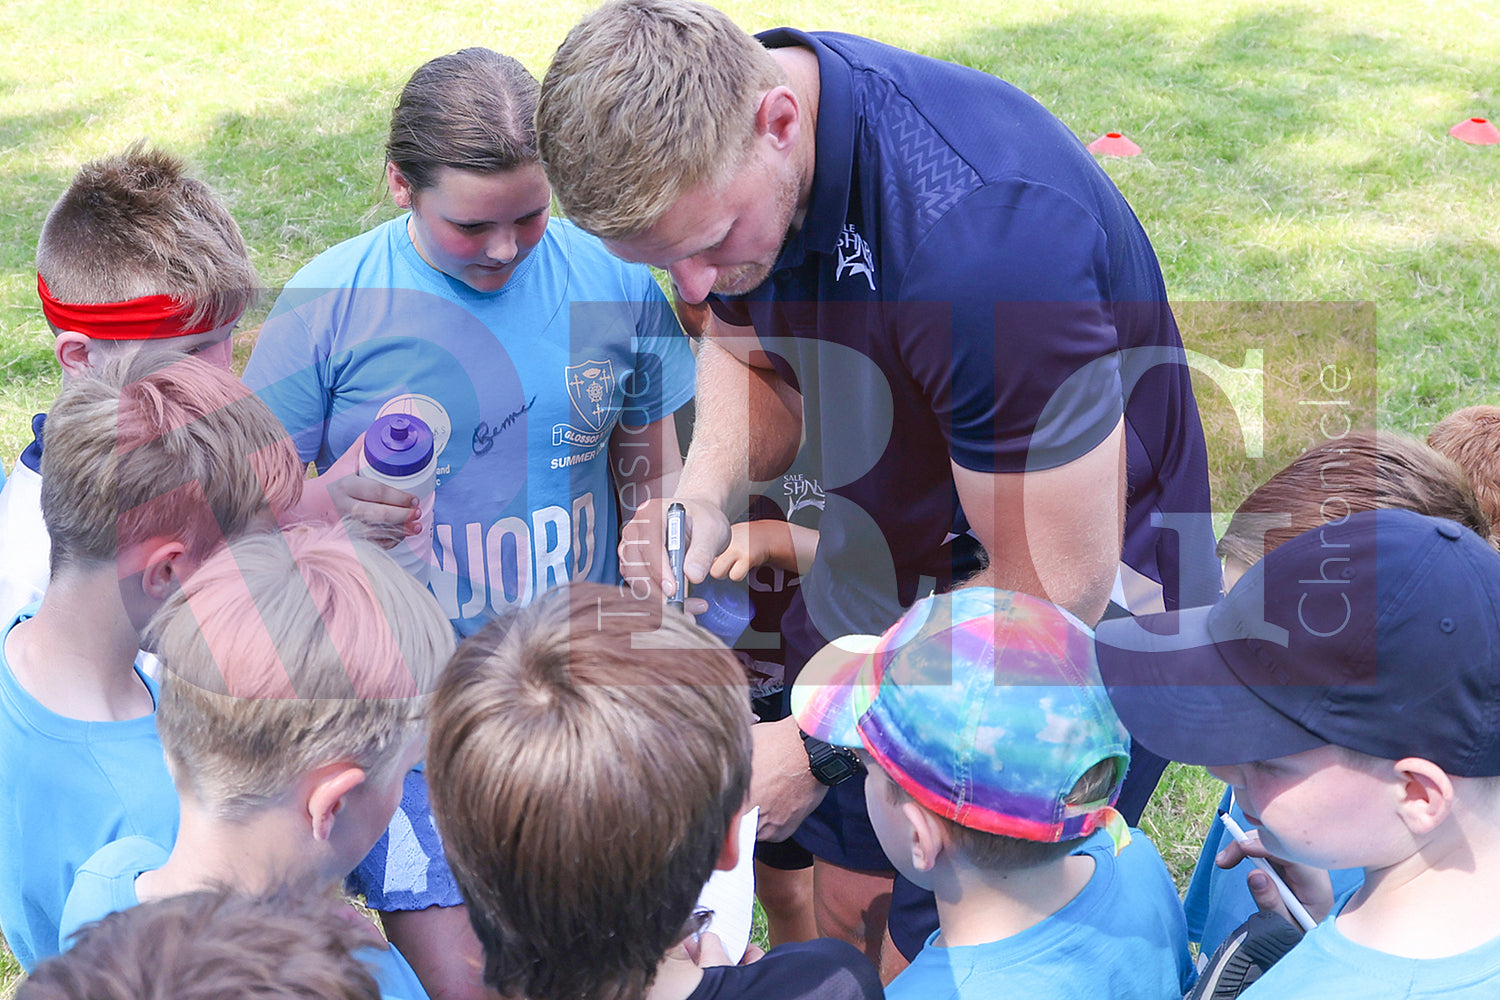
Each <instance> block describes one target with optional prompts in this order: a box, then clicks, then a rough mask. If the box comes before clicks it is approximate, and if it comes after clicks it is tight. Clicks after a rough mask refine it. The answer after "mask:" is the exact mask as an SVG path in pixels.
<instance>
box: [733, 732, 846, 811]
mask: <svg viewBox="0 0 1500 1000" xmlns="http://www.w3.org/2000/svg"><path fill="white" fill-rule="evenodd" d="M750 734H751V736H752V737H753V738H754V740H755V754H754V757H753V759H752V761H751V769H750V804H751V805H755V806H759V807H760V824H759V826H758V827H757V828H756V831H755V838H756V839H757V840H785V839H786V838H788V837H790V836H791V835H792V833H793V831H795V830H796V829H797V827H799V826H801V825H802V821H803V820H804V819H806V818H807V814H808V813H810V812H812V811H813V810H814V809H816V808H818V804H819V803H820V802H822V801H823V796H824V795H827V794H828V786H827V785H824V784H822V783H820V782H819V781H818V779H817V778H814V777H813V775H812V771H810V770H808V767H807V750H806V749H804V748H803V746H802V735H801V734H800V733H799V732H798V731H797V720H796V719H793V718H785V719H782V720H781V721H780V722H761V723H758V724H756V725H754V726H751V727H750Z"/></svg>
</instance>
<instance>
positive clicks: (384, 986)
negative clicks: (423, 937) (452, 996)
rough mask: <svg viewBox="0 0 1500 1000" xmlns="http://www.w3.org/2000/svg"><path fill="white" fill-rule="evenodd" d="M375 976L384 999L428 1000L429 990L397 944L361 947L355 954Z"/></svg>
mask: <svg viewBox="0 0 1500 1000" xmlns="http://www.w3.org/2000/svg"><path fill="white" fill-rule="evenodd" d="M355 957H356V958H358V959H359V960H360V961H361V962H363V963H364V964H365V966H366V967H367V968H368V969H369V970H370V972H371V973H372V974H374V976H375V982H376V984H377V985H378V986H379V987H380V996H381V997H382V998H383V1000H427V991H426V990H425V989H423V988H422V981H421V980H420V979H418V978H417V974H416V972H415V971H414V970H413V969H412V967H411V963H409V962H407V960H406V956H404V955H402V954H401V952H399V951H397V950H396V946H395V945H390V946H389V947H386V948H361V949H360V950H359V951H358V952H357V953H356V955H355Z"/></svg>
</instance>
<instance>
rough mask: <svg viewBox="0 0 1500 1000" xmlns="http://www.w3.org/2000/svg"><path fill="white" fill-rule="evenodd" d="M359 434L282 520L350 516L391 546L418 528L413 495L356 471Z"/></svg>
mask: <svg viewBox="0 0 1500 1000" xmlns="http://www.w3.org/2000/svg"><path fill="white" fill-rule="evenodd" d="M364 444H365V436H364V435H363V434H361V435H360V436H359V437H358V438H357V439H355V442H354V444H353V445H352V446H351V447H350V448H349V450H348V451H346V452H344V453H343V454H342V455H340V456H339V458H338V461H336V462H334V463H333V464H332V465H330V466H329V467H328V469H327V471H325V472H324V473H323V474H322V475H321V476H318V477H317V478H316V479H312V480H309V481H308V482H307V483H306V484H305V485H304V487H303V490H302V500H301V501H300V502H298V504H297V506H296V507H295V508H293V509H292V511H291V512H290V513H289V516H287V517H285V518H284V520H291V521H307V520H316V521H332V520H337V519H338V518H342V517H352V518H354V519H355V520H356V521H359V522H360V523H361V524H364V525H366V526H368V527H369V528H370V532H369V534H368V535H367V537H368V538H369V540H370V541H372V542H374V543H375V544H377V545H380V546H383V547H384V548H391V547H392V546H394V545H396V544H397V543H398V542H400V541H401V539H403V538H405V537H406V536H407V535H415V534H417V533H418V532H419V531H421V530H422V524H421V517H422V509H421V507H420V506H419V505H418V502H417V498H416V497H414V496H412V495H411V494H410V493H405V492H403V491H401V490H398V489H395V488H394V487H391V486H386V485H385V484H384V483H377V482H375V481H374V480H373V479H365V478H363V477H361V476H360V475H359V455H360V452H361V450H363V448H364Z"/></svg>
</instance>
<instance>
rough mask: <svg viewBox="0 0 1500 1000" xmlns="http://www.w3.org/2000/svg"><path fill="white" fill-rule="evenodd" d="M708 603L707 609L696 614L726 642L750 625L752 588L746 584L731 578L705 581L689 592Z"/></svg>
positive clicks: (702, 624)
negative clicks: (750, 589)
mask: <svg viewBox="0 0 1500 1000" xmlns="http://www.w3.org/2000/svg"><path fill="white" fill-rule="evenodd" d="M689 593H690V596H692V597H701V598H703V599H704V600H705V601H707V602H708V610H707V611H704V612H703V613H702V614H700V615H698V616H696V617H697V619H698V624H699V625H701V626H703V627H704V628H705V629H707V630H708V631H710V632H712V633H713V634H714V635H716V636H718V637H719V638H720V639H722V640H724V642H725V643H726V644H733V642H734V641H735V640H736V639H738V638H739V637H740V633H742V632H744V631H745V629H747V628H749V627H750V619H751V617H752V614H753V613H752V610H751V607H750V591H749V589H748V588H747V587H746V585H745V584H743V583H735V582H734V581H732V580H704V581H703V582H702V583H700V584H698V585H697V586H696V587H694V588H692V590H691V591H690V592H689Z"/></svg>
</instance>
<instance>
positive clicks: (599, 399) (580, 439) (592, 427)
mask: <svg viewBox="0 0 1500 1000" xmlns="http://www.w3.org/2000/svg"><path fill="white" fill-rule="evenodd" d="M563 376H564V379H565V380H566V382H567V386H568V398H569V399H570V400H572V402H573V414H574V415H575V416H576V417H577V418H578V420H579V422H580V423H581V424H582V426H581V427H574V426H573V425H572V424H571V423H568V424H555V425H554V426H553V428H552V444H553V445H554V446H558V445H562V444H564V443H567V444H572V445H577V446H579V447H583V448H587V447H593V446H594V445H597V444H598V443H599V442H600V441H601V440H603V438H604V437H605V434H606V428H607V427H608V426H609V423H610V417H611V416H612V415H613V414H614V411H615V369H614V362H612V361H582V362H579V363H578V364H576V365H568V366H567V367H566V368H564V369H563Z"/></svg>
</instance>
